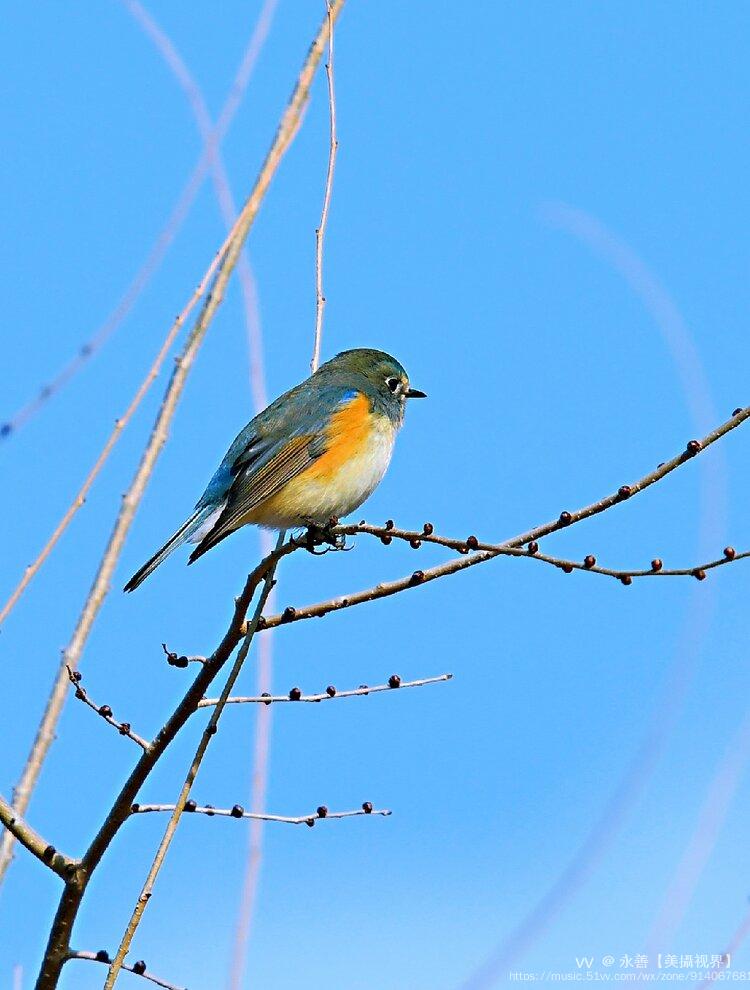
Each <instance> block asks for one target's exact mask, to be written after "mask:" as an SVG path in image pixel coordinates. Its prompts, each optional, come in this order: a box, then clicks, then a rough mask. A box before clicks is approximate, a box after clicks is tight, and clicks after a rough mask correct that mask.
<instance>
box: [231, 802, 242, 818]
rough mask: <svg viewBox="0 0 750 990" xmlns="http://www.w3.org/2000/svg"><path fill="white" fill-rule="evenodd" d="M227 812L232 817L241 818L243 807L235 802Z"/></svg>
mask: <svg viewBox="0 0 750 990" xmlns="http://www.w3.org/2000/svg"><path fill="white" fill-rule="evenodd" d="M229 814H230V815H231V816H232V818H242V816H243V815H244V814H245V809H244V808H243V807H242V805H241V804H235V805H232V810H231V811H230V812H229Z"/></svg>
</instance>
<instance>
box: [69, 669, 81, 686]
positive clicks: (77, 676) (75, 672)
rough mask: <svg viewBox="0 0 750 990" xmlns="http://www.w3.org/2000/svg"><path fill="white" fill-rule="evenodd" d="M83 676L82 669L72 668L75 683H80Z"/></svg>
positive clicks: (71, 675)
mask: <svg viewBox="0 0 750 990" xmlns="http://www.w3.org/2000/svg"><path fill="white" fill-rule="evenodd" d="M82 677H83V674H82V673H81V672H80V670H71V672H70V679H71V681H73V683H74V684H78V683H80V680H81V678H82Z"/></svg>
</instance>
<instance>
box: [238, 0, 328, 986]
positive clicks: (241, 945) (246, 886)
mask: <svg viewBox="0 0 750 990" xmlns="http://www.w3.org/2000/svg"><path fill="white" fill-rule="evenodd" d="M326 19H327V21H328V61H327V62H326V67H325V69H326V79H327V82H328V117H329V148H328V168H327V171H326V184H325V194H324V197H323V208H322V211H321V216H320V224H319V226H318V229H317V230H316V231H315V335H314V338H313V351H312V357H311V359H310V370H311V371H312V372H313V373H314V372H316V371H317V370H318V365H319V364H320V348H321V343H322V337H323V310H324V308H325V296H324V295H323V240H324V236H325V230H326V226H327V224H328V212H329V208H330V203H331V191H332V189H333V172H334V168H335V165H336V153H337V151H338V146H339V143H338V138H337V132H336V90H335V86H334V75H333V17H332V11H331V3H330V0H326ZM256 387H257V386H256ZM267 643H268V647H267V649H268V653H267V655H263V651H264V649H265V648H266V644H267ZM260 650H261V658H260V665H259V672H258V691H259V692H262V691H265V690H267V689H268V685H267V684H266V683H265V682H266V681H269V683H270V670H271V655H270V650H271V647H270V639H268V638H267V637H265V636H264V637H263V639H262V640H261V645H260ZM270 733H271V710H270V708H264V709H263V710H261V711H259V712H258V714H257V716H256V725H255V744H254V752H253V784H252V789H251V798H250V806H251V808H252V810H253V811H258V812H259V811H261V810H262V808H263V806H264V803H265V794H266V784H267V780H268V752H269V744H270ZM262 850H263V822H261V821H253V822H252V823H251V827H250V834H249V851H248V861H247V868H246V871H245V880H244V883H243V889H242V895H241V898H240V910H239V916H238V919H237V930H236V933H235V938H234V948H233V952H232V965H231V970H230V976H229V986H230V988H231V990H239V987H240V985H241V983H242V976H243V973H244V969H245V960H246V956H247V944H248V940H249V938H250V931H251V929H252V923H253V911H254V907H255V900H256V895H257V889H258V878H259V876H260V864H261V857H262Z"/></svg>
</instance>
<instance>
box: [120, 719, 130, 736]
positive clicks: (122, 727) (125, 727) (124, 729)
mask: <svg viewBox="0 0 750 990" xmlns="http://www.w3.org/2000/svg"><path fill="white" fill-rule="evenodd" d="M117 731H118V732H119V733H120V735H121V736H126V735H127V734H128V733H129V732H130V722H123V723H122V725H118V727H117Z"/></svg>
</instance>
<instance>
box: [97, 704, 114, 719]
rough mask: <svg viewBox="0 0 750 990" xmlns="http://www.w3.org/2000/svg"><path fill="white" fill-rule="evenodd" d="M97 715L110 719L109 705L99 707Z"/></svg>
mask: <svg viewBox="0 0 750 990" xmlns="http://www.w3.org/2000/svg"><path fill="white" fill-rule="evenodd" d="M99 714H100V715H101V717H102V718H112V709H111V708H110V707H109V705H100V706H99Z"/></svg>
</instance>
